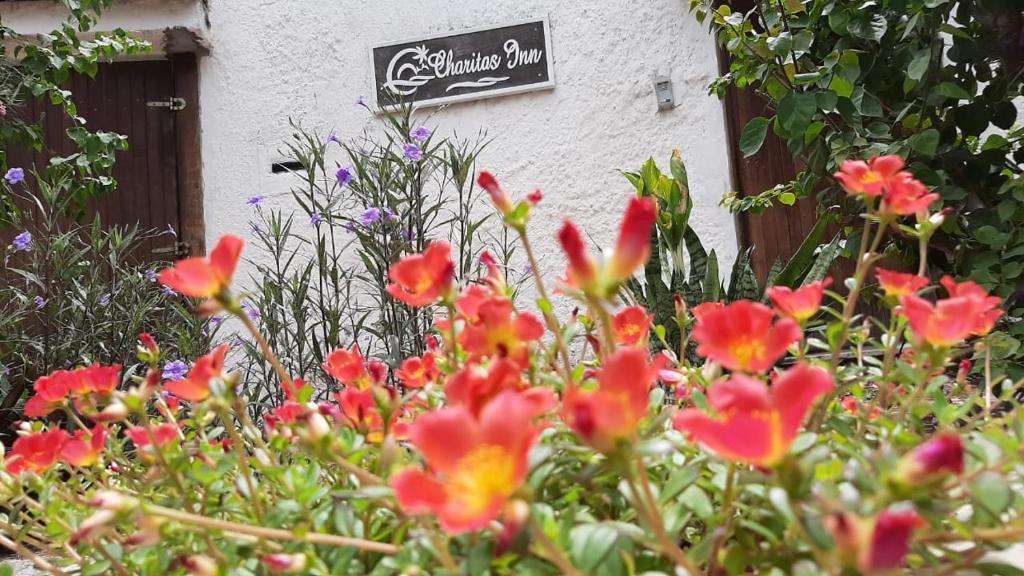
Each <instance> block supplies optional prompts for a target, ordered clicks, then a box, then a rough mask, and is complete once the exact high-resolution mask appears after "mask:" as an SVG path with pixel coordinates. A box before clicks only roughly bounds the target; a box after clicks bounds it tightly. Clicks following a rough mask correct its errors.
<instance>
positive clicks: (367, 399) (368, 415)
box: [335, 388, 405, 442]
mask: <svg viewBox="0 0 1024 576" xmlns="http://www.w3.org/2000/svg"><path fill="white" fill-rule="evenodd" d="M335 400H337V401H338V406H339V407H340V408H341V414H340V416H341V420H342V423H343V424H345V425H346V426H349V427H351V428H354V429H355V430H356V431H358V432H359V433H360V434H364V435H366V439H367V441H369V442H380V441H381V440H383V439H384V417H383V416H382V415H381V408H380V406H379V405H378V404H377V399H376V398H375V397H374V392H373V390H357V389H355V388H346V389H344V390H342V391H341V392H340V393H338V394H336V395H335ZM397 419H398V412H397V411H395V413H394V414H392V415H391V419H390V425H389V429H390V431H391V432H392V433H393V434H395V436H396V437H404V436H405V430H404V425H403V426H399V425H398V424H397V423H396V420H397ZM396 428H398V429H397V430H396Z"/></svg>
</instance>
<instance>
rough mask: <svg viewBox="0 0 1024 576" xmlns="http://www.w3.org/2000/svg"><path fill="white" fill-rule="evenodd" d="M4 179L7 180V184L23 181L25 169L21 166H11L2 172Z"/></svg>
mask: <svg viewBox="0 0 1024 576" xmlns="http://www.w3.org/2000/svg"><path fill="white" fill-rule="evenodd" d="M4 180H7V183H8V184H17V183H19V182H24V181H25V170H24V169H23V168H11V169H10V170H8V171H7V174H4Z"/></svg>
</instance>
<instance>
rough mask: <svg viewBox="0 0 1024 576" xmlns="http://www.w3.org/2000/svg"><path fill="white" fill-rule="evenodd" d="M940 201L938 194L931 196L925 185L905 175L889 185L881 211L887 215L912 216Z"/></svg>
mask: <svg viewBox="0 0 1024 576" xmlns="http://www.w3.org/2000/svg"><path fill="white" fill-rule="evenodd" d="M938 199H939V195H938V194H936V193H931V194H929V193H928V188H927V187H925V185H924V184H922V183H920V182H919V181H917V180H915V179H914V177H913V176H911V175H910V174H907V173H903V174H902V175H900V177H898V178H895V179H894V180H893V181H892V182H890V183H889V185H888V187H887V189H886V192H885V195H884V196H883V197H882V206H881V208H880V210H881V211H882V212H883V213H887V214H894V215H897V216H910V215H913V214H917V213H918V212H923V211H925V210H927V209H928V207H929V206H931V205H932V203H934V202H935V201H936V200H938Z"/></svg>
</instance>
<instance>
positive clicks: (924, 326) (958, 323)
mask: <svg viewBox="0 0 1024 576" xmlns="http://www.w3.org/2000/svg"><path fill="white" fill-rule="evenodd" d="M900 304H902V308H901V310H900V312H901V313H902V314H903V316H905V317H906V318H907V321H908V322H909V323H910V329H911V330H912V331H913V332H914V335H915V336H917V338H918V339H920V340H922V341H924V342H927V343H928V344H930V345H932V346H934V347H936V348H946V347H949V346H955V345H956V344H959V343H960V342H962V341H963V340H964V339H965V338H967V337H968V336H970V335H971V334H972V333H974V331H976V330H978V329H980V328H982V327H983V326H982V321H984V318H985V316H984V314H985V312H986V311H988V308H987V305H986V303H985V302H984V301H983V300H981V299H978V298H971V297H958V298H946V299H944V300H939V301H938V302H936V303H934V304H932V303H931V302H929V301H927V300H925V299H924V298H921V297H919V296H914V295H910V296H904V297H903V298H902V299H901V300H900Z"/></svg>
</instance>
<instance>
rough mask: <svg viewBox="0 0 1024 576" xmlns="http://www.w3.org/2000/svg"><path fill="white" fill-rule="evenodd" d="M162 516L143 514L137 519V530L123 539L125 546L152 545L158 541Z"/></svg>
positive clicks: (162, 521)
mask: <svg viewBox="0 0 1024 576" xmlns="http://www.w3.org/2000/svg"><path fill="white" fill-rule="evenodd" d="M163 523H164V520H163V518H157V517H156V516H143V517H142V518H140V519H139V531H138V532H136V533H135V534H132V535H131V536H129V537H128V538H126V539H125V541H124V543H125V545H126V546H153V545H154V544H157V543H158V542H160V526H161V525H163Z"/></svg>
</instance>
